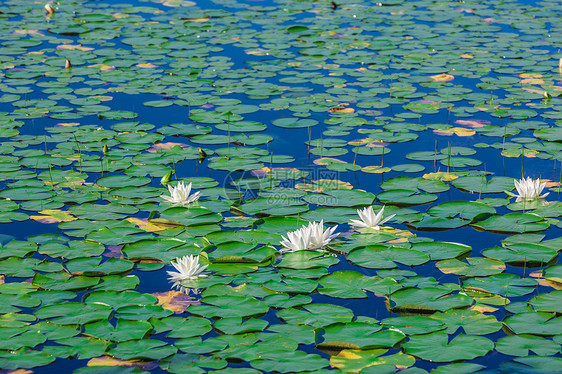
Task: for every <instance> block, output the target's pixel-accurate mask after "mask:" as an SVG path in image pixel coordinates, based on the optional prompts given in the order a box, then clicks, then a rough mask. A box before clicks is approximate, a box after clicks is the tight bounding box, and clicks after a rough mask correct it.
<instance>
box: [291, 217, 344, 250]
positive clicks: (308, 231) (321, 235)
mask: <svg viewBox="0 0 562 374" xmlns="http://www.w3.org/2000/svg"><path fill="white" fill-rule="evenodd" d="M337 227H338V225H336V226H333V227H330V228H327V229H326V230H324V220H322V221H320V222H310V223H309V224H308V226H303V227H301V228H300V229H298V230H295V231H291V232H288V233H287V237H288V238H285V237H284V236H283V237H282V238H283V240H282V241H281V245H282V246H283V248H281V252H294V251H302V250H310V251H313V250H320V249H323V248H324V247H326V246H327V245H328V244H330V242H331V241H332V240H333V239H334V238H335V237H337V236H338V235H339V234H334V231H335V230H336V228H337Z"/></svg>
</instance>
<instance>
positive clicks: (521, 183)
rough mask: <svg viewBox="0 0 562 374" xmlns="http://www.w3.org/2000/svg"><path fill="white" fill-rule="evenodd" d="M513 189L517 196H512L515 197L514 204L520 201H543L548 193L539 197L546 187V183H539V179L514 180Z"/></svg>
mask: <svg viewBox="0 0 562 374" xmlns="http://www.w3.org/2000/svg"><path fill="white" fill-rule="evenodd" d="M513 183H514V184H515V188H516V189H517V193H518V194H519V195H515V194H513V196H514V197H517V200H516V202H520V201H531V200H539V199H544V198H545V197H546V196H547V195H548V194H549V192H547V193H545V194H544V195H541V192H542V190H543V189H544V187H545V186H546V182H543V183H541V180H540V179H531V177H527V178H522V179H520V180H514V181H513Z"/></svg>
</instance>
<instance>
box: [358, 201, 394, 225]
mask: <svg viewBox="0 0 562 374" xmlns="http://www.w3.org/2000/svg"><path fill="white" fill-rule="evenodd" d="M357 214H359V218H361V221H359V220H356V219H352V220H351V222H350V224H351V226H352V227H353V228H354V229H361V228H369V229H373V230H377V231H378V230H380V229H381V226H382V225H383V224H384V223H386V222H388V221H390V220H391V219H392V218H393V217H394V216H395V215H396V214H393V215H391V216H388V217H386V218H385V219H382V216H383V214H384V206H383V207H382V208H381V210H380V211H379V212H378V213H377V214H375V212H374V211H373V207H372V206H370V207H368V208H365V209H357Z"/></svg>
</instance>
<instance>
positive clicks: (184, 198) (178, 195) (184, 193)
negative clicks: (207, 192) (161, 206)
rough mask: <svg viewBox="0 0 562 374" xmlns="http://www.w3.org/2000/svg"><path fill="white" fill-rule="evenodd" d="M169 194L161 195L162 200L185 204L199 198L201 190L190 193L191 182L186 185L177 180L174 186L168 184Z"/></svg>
mask: <svg viewBox="0 0 562 374" xmlns="http://www.w3.org/2000/svg"><path fill="white" fill-rule="evenodd" d="M168 191H170V196H166V195H161V196H160V197H161V198H163V199H164V200H166V201H168V202H170V203H172V204H177V205H187V204H191V203H192V202H194V201H196V200H197V199H199V195H200V194H201V192H196V193H194V194H193V195H190V193H191V183H190V184H188V185H187V186H186V185H185V184H184V183H183V182H179V183H178V184H177V185H176V186H175V187H172V186H170V185H168Z"/></svg>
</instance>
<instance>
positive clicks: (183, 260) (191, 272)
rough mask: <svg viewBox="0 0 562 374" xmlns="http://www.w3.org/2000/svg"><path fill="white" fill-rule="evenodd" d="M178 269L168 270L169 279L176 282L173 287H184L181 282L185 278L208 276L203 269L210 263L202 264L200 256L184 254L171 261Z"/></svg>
mask: <svg viewBox="0 0 562 374" xmlns="http://www.w3.org/2000/svg"><path fill="white" fill-rule="evenodd" d="M170 263H171V264H172V266H173V267H174V268H175V269H176V270H177V272H176V271H167V272H166V273H168V276H169V278H168V280H169V281H170V282H174V284H173V285H172V288H180V289H181V288H182V285H181V282H182V281H185V280H191V279H197V278H199V277H206V276H207V274H204V273H203V270H205V269H206V268H207V266H209V265H204V266H201V265H200V264H199V256H193V255H189V256H183V257H177V258H176V259H175V262H174V261H173V260H172V262H170Z"/></svg>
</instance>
